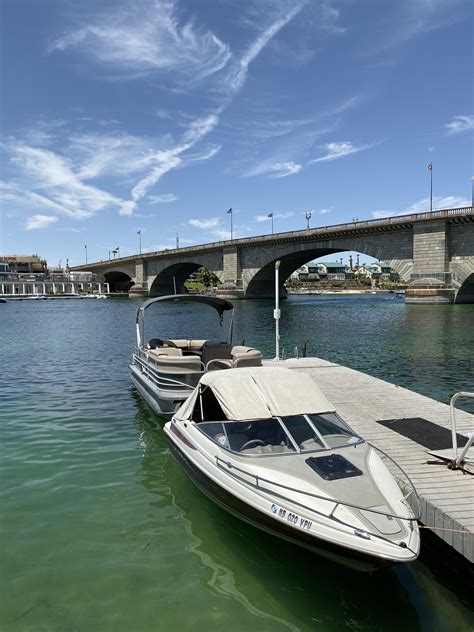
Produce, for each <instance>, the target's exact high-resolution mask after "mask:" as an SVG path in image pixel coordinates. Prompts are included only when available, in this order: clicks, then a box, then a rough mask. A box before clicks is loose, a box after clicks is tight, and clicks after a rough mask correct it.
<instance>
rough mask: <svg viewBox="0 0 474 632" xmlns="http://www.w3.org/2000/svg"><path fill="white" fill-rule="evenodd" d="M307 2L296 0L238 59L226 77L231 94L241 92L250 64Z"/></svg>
mask: <svg viewBox="0 0 474 632" xmlns="http://www.w3.org/2000/svg"><path fill="white" fill-rule="evenodd" d="M305 4H306V0H300V1H297V2H295V4H294V5H293V7H292V8H291V9H290V10H289V11H288V12H286V13H285V14H284V15H283V16H282V17H280V18H278V19H277V20H274V21H273V22H272V24H270V26H268V27H267V28H266V29H265V30H264V31H262V32H261V33H260V35H259V36H258V37H257V38H256V39H255V40H254V41H253V42H252V44H251V45H250V46H249V47H248V48H247V49H246V50H245V51H244V53H243V55H242V56H241V57H240V59H238V60H236V61H235V62H234V64H233V66H232V67H231V69H230V71H229V72H228V73H227V76H226V78H225V82H224V84H225V90H226V92H230V93H231V94H236V93H237V92H239V91H240V90H241V89H242V87H243V85H244V84H245V81H246V79H247V72H248V68H249V66H250V64H251V63H252V62H253V61H254V60H255V59H256V58H257V57H258V55H260V53H261V52H262V50H263V49H264V48H265V46H266V45H267V44H268V43H269V42H270V41H271V40H272V39H273V38H274V37H275V35H277V34H278V33H279V32H280V31H281V29H282V28H283V27H285V26H286V25H287V24H288V23H289V22H291V20H292V19H293V18H294V17H295V16H296V15H298V13H299V12H300V11H301V9H302V8H303V7H304V5H305Z"/></svg>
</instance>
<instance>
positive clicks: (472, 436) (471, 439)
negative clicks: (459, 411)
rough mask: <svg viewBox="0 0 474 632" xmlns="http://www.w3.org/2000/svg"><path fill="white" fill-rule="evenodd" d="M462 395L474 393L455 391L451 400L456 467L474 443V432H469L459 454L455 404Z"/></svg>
mask: <svg viewBox="0 0 474 632" xmlns="http://www.w3.org/2000/svg"><path fill="white" fill-rule="evenodd" d="M460 397H474V393H467V392H464V391H459V392H458V393H455V394H454V395H453V396H452V397H451V401H450V402H449V414H450V418H451V435H452V439H453V461H452V465H453V467H454V469H456V468H458V467H459V466H460V465H461V464H462V462H463V461H464V457H465V456H466V454H467V452H468V450H469V448H470V447H471V445H472V444H473V443H474V432H467V433H465V436H466V437H467V438H468V442H467V443H466V445H465V446H464V448H463V450H462V452H461V454H460V455H459V456H458V437H457V433H456V408H455V404H456V402H457V400H458V399H459V398H460Z"/></svg>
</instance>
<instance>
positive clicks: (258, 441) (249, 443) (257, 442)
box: [240, 439, 265, 452]
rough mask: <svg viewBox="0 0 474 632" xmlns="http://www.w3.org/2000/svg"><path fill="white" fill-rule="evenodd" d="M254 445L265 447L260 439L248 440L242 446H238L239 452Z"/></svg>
mask: <svg viewBox="0 0 474 632" xmlns="http://www.w3.org/2000/svg"><path fill="white" fill-rule="evenodd" d="M254 443H255V445H265V441H262V440H261V439H250V440H249V441H246V442H245V443H244V445H242V446H240V452H242V450H245V448H248V447H249V445H253V444H254Z"/></svg>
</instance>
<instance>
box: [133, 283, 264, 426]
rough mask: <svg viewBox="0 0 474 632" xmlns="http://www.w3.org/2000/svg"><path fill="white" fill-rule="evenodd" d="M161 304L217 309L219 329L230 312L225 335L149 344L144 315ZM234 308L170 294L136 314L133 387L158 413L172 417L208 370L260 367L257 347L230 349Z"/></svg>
mask: <svg viewBox="0 0 474 632" xmlns="http://www.w3.org/2000/svg"><path fill="white" fill-rule="evenodd" d="M159 301H178V302H182V301H191V302H195V303H202V304H204V305H209V306H210V307H212V308H214V309H215V310H216V311H217V313H218V315H219V318H220V321H221V324H222V323H223V320H224V314H225V313H228V315H229V318H228V321H229V322H228V327H227V335H226V336H225V337H223V339H222V338H221V339H218V340H212V339H210V340H189V339H188V338H184V337H183V338H179V339H166V338H151V339H149V340H148V342H146V341H145V322H144V319H145V310H147V309H148V307H150V305H153V304H154V303H156V302H159ZM233 312H234V306H233V305H232V303H230V302H229V301H226V300H224V299H220V298H216V297H213V296H203V295H200V294H178V295H176V294H172V295H170V296H160V297H158V298H152V299H149V300H148V301H145V302H144V303H142V304H141V305H140V307H139V308H138V310H137V315H136V333H137V345H136V349H135V353H134V354H133V357H132V362H131V365H130V369H131V377H132V382H133V383H134V385H135V386H136V388H137V389H138V391H139V392H140V394H141V395H142V397H143V398H144V399H145V401H147V402H148V404H149V405H150V406H151V407H152V408H153V409H154V410H155V411H156V412H157V413H159V414H172V413H174V412H176V410H177V409H178V408H179V407H180V406H181V404H182V403H183V402H184V400H185V399H186V398H187V397H189V395H191V393H192V392H193V389H194V388H195V387H196V385H197V383H198V382H199V379H200V378H201V377H202V376H203V375H204V373H207V372H209V371H217V370H221V369H233V368H235V367H248V366H253V367H255V366H261V364H262V354H261V352H260V351H258V350H257V349H254V348H253V347H248V346H244V345H233V344H232V325H233Z"/></svg>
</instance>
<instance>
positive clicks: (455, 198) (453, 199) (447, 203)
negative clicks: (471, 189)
mask: <svg viewBox="0 0 474 632" xmlns="http://www.w3.org/2000/svg"><path fill="white" fill-rule="evenodd" d="M466 206H471V200H468V199H467V198H465V197H462V196H460V195H447V196H445V197H439V196H438V197H433V210H434V211H438V210H442V209H446V208H461V207H466ZM429 210H430V198H428V197H427V198H423V199H422V200H418V202H414V203H413V204H410V206H408V207H407V208H406V209H404V210H403V211H400V210H398V211H378V210H377V211H372V217H373V218H374V219H383V218H385V217H394V216H396V215H410V214H412V213H427V212H428V211H429Z"/></svg>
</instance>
